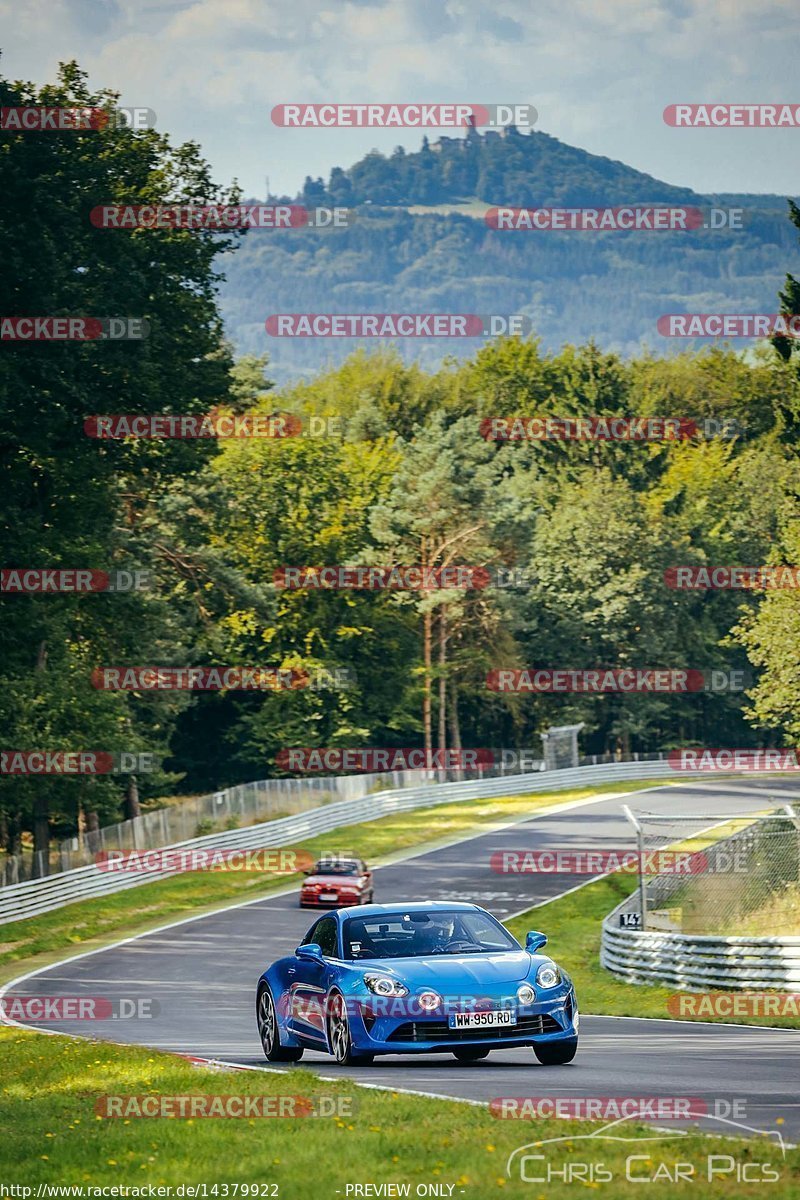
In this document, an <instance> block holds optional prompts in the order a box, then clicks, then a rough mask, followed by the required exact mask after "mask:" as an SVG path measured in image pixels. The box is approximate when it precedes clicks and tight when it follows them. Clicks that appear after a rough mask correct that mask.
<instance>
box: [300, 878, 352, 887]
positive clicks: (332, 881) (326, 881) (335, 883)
mask: <svg viewBox="0 0 800 1200" xmlns="http://www.w3.org/2000/svg"><path fill="white" fill-rule="evenodd" d="M360 881H361V876H360V875H309V876H308V877H307V878H306V883H321V884H323V885H324V886H325V887H341V885H342V884H347V885H348V886H349V887H354V886H358V884H359V883H360Z"/></svg>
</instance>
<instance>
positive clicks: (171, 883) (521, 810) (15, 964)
mask: <svg viewBox="0 0 800 1200" xmlns="http://www.w3.org/2000/svg"><path fill="white" fill-rule="evenodd" d="M659 782H670V783H672V784H674V783H675V780H669V781H659V780H652V781H639V782H636V781H626V782H625V783H622V784H608V785H605V786H603V787H593V788H582V789H574V790H572V791H563V792H539V793H532V794H530V795H526V796H505V797H501V798H496V799H491V800H465V801H462V802H459V803H456V804H441V805H435V806H432V807H430V808H421V809H417V810H416V811H414V812H408V813H397V814H395V815H393V816H388V817H381V818H380V819H378V820H376V821H367V822H364V823H363V824H361V825H350V826H347V827H344V828H342V829H338V830H333V831H332V832H331V833H327V834H324V835H323V836H321V837H316V838H312V839H310V840H307V841H304V842H301V843H298V845H299V846H301V847H302V848H303V849H305V850H308V851H309V852H310V853H311V854H314V855H319V854H321V853H323V852H326V851H332V850H338V851H346V852H348V853H354V854H359V855H361V857H362V858H365V859H366V861H367V862H368V863H370V864H375V863H376V862H378V861H380V860H382V859H385V858H387V857H389V858H390V857H391V856H392V855H395V854H398V853H401V852H402V851H407V850H410V849H412V848H414V847H419V849H420V850H422V849H425V848H426V847H430V848H432V847H434V846H435V845H436V844H437V843H438V842H441V841H445V840H447V839H449V838H457V837H459V836H468V835H469V834H470V833H471V832H472V831H474V832H476V833H479V832H481V831H482V830H483V829H489V828H491V826H492V825H495V824H498V823H500V822H503V821H516V820H520V821H521V820H523V819H524V818H525V817H526V816H528V815H530V814H533V813H535V812H537V811H538V810H540V809H542V808H546V807H548V806H549V805H555V804H561V803H565V802H567V801H569V800H578V799H583V798H588V797H592V796H594V795H600V794H602V793H604V792H630V791H634V790H637V789H639V788H642V787H654V786H657V785H658V784H659ZM299 879H300V876H299V875H290V876H287V875H280V876H278V875H275V874H269V873H267V872H264V873H261V872H253V871H245V872H235V871H213V872H208V871H201V872H188V873H185V874H183V875H179V876H174V877H173V878H171V879H165V880H154V881H153V882H152V883H146V884H143V885H141V886H138V887H134V888H131V889H129V890H128V891H124V892H117V893H114V894H112V895H110V896H102V897H98V898H97V899H92V900H82V901H80V902H79V903H77V904H69V905H67V906H66V907H64V908H59V909H56V910H55V911H54V912H51V913H45V914H43V915H42V916H39V917H29V918H27V919H25V920H22V921H12V922H9V924H7V925H2V926H0V983H4V982H8V980H10V979H12V978H14V977H15V976H16V975H19V974H22V973H23V972H24V971H28V970H34V969H35V968H36V967H38V966H46V965H49V964H50V963H51V962H57V961H58V960H59V959H60V958H64V957H67V956H68V955H69V954H70V953H74V952H75V951H76V950H78V949H80V950H93V949H97V948H99V947H101V946H103V945H107V944H109V943H110V942H112V941H113V940H114V939H115V938H118V937H122V936H125V937H129V936H131V935H132V934H136V933H143V932H146V931H147V930H148V929H154V928H156V927H157V926H158V925H160V924H163V923H164V922H166V921H169V920H174V919H179V918H180V917H182V916H189V915H192V914H195V913H197V914H200V913H203V912H211V911H214V910H215V909H219V908H223V907H225V906H226V905H227V904H236V903H240V902H241V901H243V900H249V899H251V898H255V897H258V896H263V895H268V894H269V893H270V892H271V891H274V890H275V889H277V888H280V887H285V886H286V885H287V883H291V882H297V881H298V880H299Z"/></svg>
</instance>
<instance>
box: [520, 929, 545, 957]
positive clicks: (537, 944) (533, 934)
mask: <svg viewBox="0 0 800 1200" xmlns="http://www.w3.org/2000/svg"><path fill="white" fill-rule="evenodd" d="M546 945H547V934H546V933H539V931H538V930H537V929H531V930H530V931H529V933H528V934H527V936H526V938H525V949H526V950H528V951H530V953H531V954H535V953H536V951H537V950H541V948H542V946H546Z"/></svg>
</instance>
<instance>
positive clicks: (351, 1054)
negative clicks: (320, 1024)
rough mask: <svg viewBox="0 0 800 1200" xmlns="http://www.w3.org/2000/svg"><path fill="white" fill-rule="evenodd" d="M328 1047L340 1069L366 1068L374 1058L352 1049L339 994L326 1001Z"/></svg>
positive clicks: (344, 1005)
mask: <svg viewBox="0 0 800 1200" xmlns="http://www.w3.org/2000/svg"><path fill="white" fill-rule="evenodd" d="M328 1045H329V1046H330V1051H331V1054H332V1055H333V1057H334V1058H335V1059H336V1061H337V1063H338V1064H339V1066H340V1067H352V1066H357V1065H358V1066H364V1067H367V1066H369V1064H370V1063H371V1062H372V1060H373V1058H374V1055H373V1054H363V1053H361V1052H360V1051H358V1050H354V1049H353V1039H352V1036H351V1033H350V1022H349V1020H348V1019H347V1005H346V1004H345V1002H344V996H342V994H341V992H333V993H332V994H331V996H330V997H329V999H328Z"/></svg>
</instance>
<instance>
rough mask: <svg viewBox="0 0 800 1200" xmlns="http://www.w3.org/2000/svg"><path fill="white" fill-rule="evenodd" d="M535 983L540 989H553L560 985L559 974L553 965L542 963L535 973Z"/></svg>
mask: <svg viewBox="0 0 800 1200" xmlns="http://www.w3.org/2000/svg"><path fill="white" fill-rule="evenodd" d="M536 982H537V983H538V985H539V987H542V988H552V987H555V986H556V984H557V983H561V972H560V971H559V969H558V967H557V966H556V964H555V963H542V965H541V966H540V967H539V970H538V971H537V972H536Z"/></svg>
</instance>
